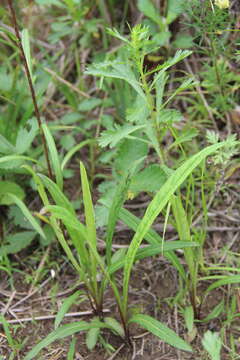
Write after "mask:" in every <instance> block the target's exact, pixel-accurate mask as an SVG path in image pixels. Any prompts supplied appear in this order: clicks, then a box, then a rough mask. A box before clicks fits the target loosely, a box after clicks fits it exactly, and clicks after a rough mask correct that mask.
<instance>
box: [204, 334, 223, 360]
mask: <svg viewBox="0 0 240 360" xmlns="http://www.w3.org/2000/svg"><path fill="white" fill-rule="evenodd" d="M202 344H203V347H204V349H205V350H206V351H207V352H208V354H209V355H210V356H211V360H221V356H220V352H221V347H222V341H221V339H220V337H219V335H218V333H216V332H215V333H214V332H211V331H210V330H208V331H207V332H205V334H204V337H203V339H202Z"/></svg>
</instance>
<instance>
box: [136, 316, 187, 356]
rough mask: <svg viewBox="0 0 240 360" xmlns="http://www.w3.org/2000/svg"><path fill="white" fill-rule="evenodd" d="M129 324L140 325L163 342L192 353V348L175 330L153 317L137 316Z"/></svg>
mask: <svg viewBox="0 0 240 360" xmlns="http://www.w3.org/2000/svg"><path fill="white" fill-rule="evenodd" d="M129 323H137V324H139V325H140V326H141V327H142V328H144V329H146V330H148V331H150V332H151V333H152V334H154V335H156V336H157V337H159V338H160V339H161V340H162V341H164V342H165V343H167V344H169V345H171V346H173V347H175V348H177V349H181V350H184V351H192V348H191V346H190V345H188V344H187V343H186V342H185V341H184V340H183V339H181V338H180V337H179V336H178V335H177V334H176V333H175V332H174V331H173V330H171V329H169V328H168V327H167V326H166V325H165V324H163V323H161V322H160V321H158V320H156V319H154V318H152V317H151V316H148V315H142V314H137V315H134V316H133V317H131V318H130V320H129Z"/></svg>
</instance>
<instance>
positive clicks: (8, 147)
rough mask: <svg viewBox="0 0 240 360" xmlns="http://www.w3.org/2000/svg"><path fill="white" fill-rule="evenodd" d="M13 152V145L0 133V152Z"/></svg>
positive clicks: (14, 150) (5, 153)
mask: <svg viewBox="0 0 240 360" xmlns="http://www.w3.org/2000/svg"><path fill="white" fill-rule="evenodd" d="M15 152H16V149H15V147H14V146H13V145H12V144H11V143H10V142H9V141H8V140H7V139H6V138H5V137H4V136H3V135H1V134H0V153H2V154H4V155H7V154H11V153H15Z"/></svg>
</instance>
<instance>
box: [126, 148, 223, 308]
mask: <svg viewBox="0 0 240 360" xmlns="http://www.w3.org/2000/svg"><path fill="white" fill-rule="evenodd" d="M225 145H226V141H224V142H221V143H218V144H215V145H211V146H208V147H207V148H205V149H203V150H202V151H200V152H198V153H197V154H196V155H194V156H192V157H191V158H190V159H188V160H187V161H185V162H184V163H183V164H182V165H181V166H180V167H179V168H178V169H177V170H175V171H174V172H173V173H172V175H170V177H169V178H168V180H167V181H166V182H165V183H164V185H163V186H162V187H161V189H160V190H159V191H158V193H157V194H156V195H155V197H154V198H153V200H152V201H151V203H150V204H149V206H148V208H147V210H146V212H145V215H144V217H143V219H142V220H141V222H140V224H139V226H138V228H137V231H136V233H135V235H134V237H133V239H132V241H131V244H130V246H129V249H128V252H127V254H126V263H125V266H124V279H123V311H124V314H126V313H127V303H128V286H129V279H130V274H131V269H132V265H133V262H134V259H135V256H136V253H137V250H138V248H139V246H140V244H141V242H142V240H143V238H144V236H145V235H146V233H147V232H148V230H149V229H150V227H151V225H152V224H153V222H154V220H155V219H156V217H157V216H158V215H159V213H160V212H161V211H162V209H163V208H164V207H165V206H166V205H167V203H168V202H169V201H170V199H171V197H172V195H173V194H174V193H175V191H176V190H177V189H178V188H179V187H180V186H181V185H182V183H183V182H184V181H185V180H186V179H187V177H188V176H189V175H190V174H191V173H192V172H193V170H194V169H195V168H196V167H197V166H198V165H199V164H200V163H201V162H202V161H203V160H204V159H205V158H206V157H207V156H209V155H211V154H212V153H214V152H216V151H217V150H218V149H220V148H221V147H223V146H225Z"/></svg>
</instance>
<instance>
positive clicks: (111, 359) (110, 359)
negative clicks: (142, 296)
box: [107, 344, 125, 360]
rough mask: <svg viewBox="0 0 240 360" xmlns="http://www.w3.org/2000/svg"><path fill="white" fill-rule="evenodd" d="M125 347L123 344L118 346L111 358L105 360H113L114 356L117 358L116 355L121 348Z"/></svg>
mask: <svg viewBox="0 0 240 360" xmlns="http://www.w3.org/2000/svg"><path fill="white" fill-rule="evenodd" d="M124 346H125V344H122V345H121V346H119V348H118V349H117V350H116V351H115V353H114V354H112V355H111V356H110V358H108V359H107V360H113V359H114V358H115V357H116V356H117V354H118V353H119V352H120V351H121V350H122V348H123V347H124Z"/></svg>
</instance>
